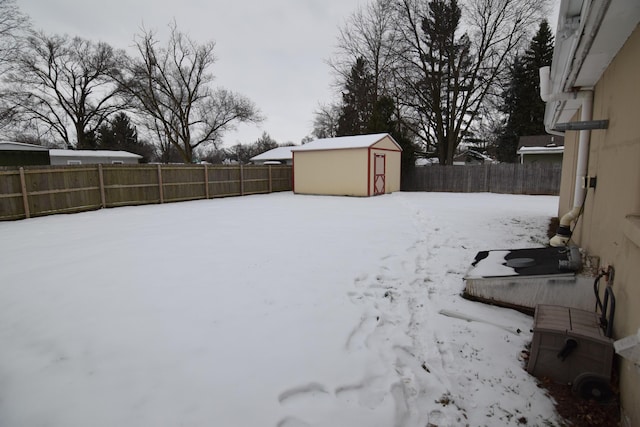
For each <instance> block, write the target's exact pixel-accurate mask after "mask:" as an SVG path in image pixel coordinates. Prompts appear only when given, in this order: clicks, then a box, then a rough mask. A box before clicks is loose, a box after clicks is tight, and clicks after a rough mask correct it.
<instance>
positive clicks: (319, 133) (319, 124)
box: [313, 104, 340, 138]
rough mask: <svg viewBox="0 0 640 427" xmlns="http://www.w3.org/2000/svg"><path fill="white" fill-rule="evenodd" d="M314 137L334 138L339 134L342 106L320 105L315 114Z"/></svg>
mask: <svg viewBox="0 0 640 427" xmlns="http://www.w3.org/2000/svg"><path fill="white" fill-rule="evenodd" d="M314 115H315V118H314V119H313V136H315V137H316V138H333V137H334V136H337V134H338V120H339V119H340V106H339V105H336V104H329V105H323V104H320V106H319V107H318V109H317V110H316V111H315V112H314Z"/></svg>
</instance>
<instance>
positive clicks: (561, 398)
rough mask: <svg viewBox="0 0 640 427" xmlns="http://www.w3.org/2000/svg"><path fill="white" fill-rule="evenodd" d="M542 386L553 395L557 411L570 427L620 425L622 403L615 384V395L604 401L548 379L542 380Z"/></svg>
mask: <svg viewBox="0 0 640 427" xmlns="http://www.w3.org/2000/svg"><path fill="white" fill-rule="evenodd" d="M540 387H542V388H544V389H545V390H546V391H547V393H548V394H549V395H550V396H551V397H553V399H554V400H555V402H556V404H555V406H556V411H558V413H559V414H560V416H561V417H562V418H564V420H565V421H566V423H567V424H566V426H567V427H569V426H571V427H619V426H620V405H619V400H618V390H617V388H616V386H615V385H613V387H614V397H613V398H612V399H611V400H609V401H607V402H604V403H601V402H596V401H595V400H586V399H582V398H581V397H579V396H576V395H575V394H573V393H572V391H571V386H569V385H566V384H556V383H554V382H553V381H550V380H548V379H543V380H541V382H540Z"/></svg>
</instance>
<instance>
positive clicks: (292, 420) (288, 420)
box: [276, 417, 311, 427]
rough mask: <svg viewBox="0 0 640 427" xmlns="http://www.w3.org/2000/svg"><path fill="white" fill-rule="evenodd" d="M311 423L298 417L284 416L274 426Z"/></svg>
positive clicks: (302, 426)
mask: <svg viewBox="0 0 640 427" xmlns="http://www.w3.org/2000/svg"><path fill="white" fill-rule="evenodd" d="M310 425H311V424H308V423H305V422H304V421H302V420H301V419H299V418H296V417H286V418H283V419H282V420H280V422H279V423H278V424H276V427H308V426H310Z"/></svg>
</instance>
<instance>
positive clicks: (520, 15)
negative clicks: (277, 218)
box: [313, 0, 553, 165]
mask: <svg viewBox="0 0 640 427" xmlns="http://www.w3.org/2000/svg"><path fill="white" fill-rule="evenodd" d="M547 6H548V5H547V2H546V1H539V2H532V1H529V0H465V1H461V2H460V3H458V1H456V0H432V1H424V0H373V1H372V2H370V3H369V4H367V5H366V6H364V7H362V8H360V9H359V10H357V11H356V12H354V13H353V14H352V15H351V16H350V17H349V19H348V20H347V21H346V23H345V24H344V25H343V26H342V27H341V28H340V32H339V36H338V42H337V50H336V53H335V55H334V56H333V57H332V58H331V59H330V61H329V63H330V65H331V67H332V69H333V71H334V73H335V76H336V85H335V86H336V87H337V89H338V91H337V92H338V99H337V100H336V101H335V102H333V103H329V104H328V105H321V106H320V107H319V109H318V110H317V111H316V113H315V119H314V129H313V133H314V135H315V136H316V137H331V136H340V135H350V134H354V133H362V132H370V131H387V132H390V133H391V134H392V135H393V136H394V138H395V139H396V140H397V141H398V142H399V143H400V145H402V146H403V148H404V158H403V160H404V162H405V163H406V164H408V165H410V164H413V162H414V161H415V159H414V157H415V156H416V155H419V156H425V157H436V158H437V159H438V160H439V164H441V165H450V164H452V163H453V158H454V156H455V154H456V150H457V149H458V147H459V146H460V144H462V143H463V142H464V143H465V145H469V146H477V147H478V148H479V149H480V150H482V151H489V152H490V154H493V155H494V156H497V157H498V159H499V160H501V161H514V160H515V158H516V149H517V142H518V137H519V136H523V135H536V134H543V133H544V125H543V116H544V103H543V102H542V100H541V99H540V97H539V95H538V92H539V91H538V84H539V83H538V77H537V74H538V69H539V68H540V67H541V66H544V65H550V63H551V58H552V55H553V35H552V33H551V31H550V28H549V25H548V23H547V22H546V21H545V20H544V16H545V15H546V13H547ZM536 26H537V33H536V35H535V37H533V39H530V38H529V37H530V36H531V34H532V33H533V32H534V31H535V29H536Z"/></svg>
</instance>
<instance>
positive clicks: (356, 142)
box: [292, 133, 402, 151]
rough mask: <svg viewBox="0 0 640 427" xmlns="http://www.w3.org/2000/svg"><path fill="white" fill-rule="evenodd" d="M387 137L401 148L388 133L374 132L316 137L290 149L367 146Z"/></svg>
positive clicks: (309, 149) (317, 149) (313, 149)
mask: <svg viewBox="0 0 640 427" xmlns="http://www.w3.org/2000/svg"><path fill="white" fill-rule="evenodd" d="M387 136H388V137H389V139H391V141H393V143H394V144H395V145H396V146H397V147H398V150H399V151H402V148H401V147H400V146H399V145H398V143H397V142H396V141H395V140H394V139H393V137H392V136H391V135H389V134H388V133H376V134H371V135H353V136H338V137H335V138H322V139H316V140H315V141H312V142H310V143H308V144H305V145H301V146H299V147H293V150H292V151H319V150H343V149H353V148H369V147H371V146H372V145H374V144H376V143H378V142H380V141H381V140H382V139H384V138H385V137H387Z"/></svg>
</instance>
